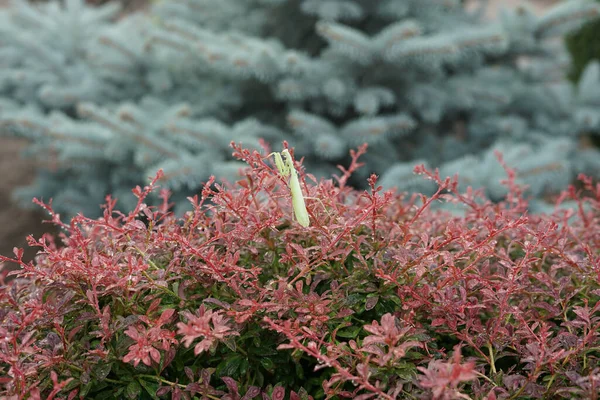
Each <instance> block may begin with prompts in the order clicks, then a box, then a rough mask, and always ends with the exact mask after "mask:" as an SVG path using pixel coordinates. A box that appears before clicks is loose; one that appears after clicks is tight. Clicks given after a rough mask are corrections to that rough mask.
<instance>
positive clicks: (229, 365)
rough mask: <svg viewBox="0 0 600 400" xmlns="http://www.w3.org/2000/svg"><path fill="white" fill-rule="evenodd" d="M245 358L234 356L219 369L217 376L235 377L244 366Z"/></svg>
mask: <svg viewBox="0 0 600 400" xmlns="http://www.w3.org/2000/svg"><path fill="white" fill-rule="evenodd" d="M243 360H244V359H243V357H242V355H240V354H233V355H231V356H230V357H228V358H227V359H225V360H224V361H223V362H221V363H220V364H219V366H218V367H217V375H219V376H230V377H234V376H235V373H236V372H237V370H238V369H239V368H240V365H241V364H242V361H243Z"/></svg>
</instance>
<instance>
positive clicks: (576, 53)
mask: <svg viewBox="0 0 600 400" xmlns="http://www.w3.org/2000/svg"><path fill="white" fill-rule="evenodd" d="M165 1H168V0H165ZM559 2H560V1H559V0H554V1H553V0H533V1H529V2H528V3H529V4H530V5H531V7H532V10H534V12H535V13H536V14H539V15H542V14H543V13H544V12H545V11H546V10H547V9H548V8H549V7H551V6H553V5H556V4H557V3H559ZM88 3H89V4H97V5H99V4H101V3H104V2H103V1H102V0H88ZM466 3H467V4H468V5H469V6H472V7H473V8H475V7H477V6H478V4H479V3H480V2H479V1H467V2H466ZM122 4H123V8H122V11H121V12H122V13H123V14H129V13H134V12H137V11H140V10H144V9H146V8H147V7H148V6H149V4H148V2H146V1H144V0H123V1H122ZM520 4H521V2H520V1H517V0H491V1H489V4H488V7H487V9H486V11H485V18H487V19H489V20H495V19H497V18H498V15H499V12H500V10H501V9H514V8H515V7H517V6H519V5H520ZM10 6H11V5H10V1H9V0H0V7H5V8H6V7H10ZM598 32H600V22H593V23H590V24H587V25H585V26H584V27H583V28H581V29H580V30H578V31H577V32H575V33H574V34H570V35H569V36H568V37H567V39H566V43H567V46H568V48H569V49H570V50H571V53H572V57H573V66H572V68H571V69H570V71H569V74H570V75H569V76H570V78H571V79H573V80H576V79H577V78H578V77H579V75H580V74H581V71H582V70H583V68H584V66H585V65H586V64H587V62H588V61H589V60H590V59H591V58H592V57H597V56H598V55H599V54H600V36H599V34H598ZM27 145H28V141H27V140H26V139H24V138H14V137H6V136H2V135H0V193H1V194H2V195H1V196H0V253H2V254H11V253H12V249H13V247H26V241H25V237H26V236H27V235H29V234H32V235H34V236H35V237H39V236H40V235H41V234H42V233H43V232H47V231H50V232H56V231H55V230H54V229H53V228H52V226H51V225H49V224H42V223H41V221H42V220H43V219H44V218H46V216H45V215H44V214H43V213H41V212H40V211H39V210H31V209H23V208H22V207H20V206H19V205H17V204H16V203H15V201H14V200H13V198H12V197H11V193H12V192H13V190H14V189H15V188H17V187H20V186H23V185H27V184H29V183H31V182H32V181H33V180H34V178H35V176H36V171H37V170H36V165H35V162H36V160H35V159H31V158H24V157H21V156H20V154H21V152H22V151H24V150H25V149H26V148H27ZM32 256H33V250H32V249H27V251H26V258H31V257H32Z"/></svg>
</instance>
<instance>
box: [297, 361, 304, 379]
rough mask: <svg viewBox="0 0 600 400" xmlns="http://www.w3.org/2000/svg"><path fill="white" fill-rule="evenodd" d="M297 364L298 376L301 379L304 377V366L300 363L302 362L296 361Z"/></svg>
mask: <svg viewBox="0 0 600 400" xmlns="http://www.w3.org/2000/svg"><path fill="white" fill-rule="evenodd" d="M295 364H296V376H297V377H298V378H299V379H304V368H302V365H300V363H295Z"/></svg>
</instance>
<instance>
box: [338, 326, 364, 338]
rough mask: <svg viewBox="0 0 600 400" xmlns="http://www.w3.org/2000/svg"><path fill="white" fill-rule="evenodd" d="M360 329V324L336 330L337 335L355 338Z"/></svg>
mask: <svg viewBox="0 0 600 400" xmlns="http://www.w3.org/2000/svg"><path fill="white" fill-rule="evenodd" d="M361 329H362V327H360V326H350V327H348V328H344V329H340V330H339V331H338V332H337V336H340V337H343V338H347V339H355V338H356V336H358V333H359V332H360V330H361Z"/></svg>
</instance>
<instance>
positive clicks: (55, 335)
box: [0, 146, 600, 400]
mask: <svg viewBox="0 0 600 400" xmlns="http://www.w3.org/2000/svg"><path fill="white" fill-rule="evenodd" d="M284 147H285V146H284ZM234 150H235V151H234V155H235V156H236V157H237V158H238V159H240V160H244V161H245V162H247V163H248V164H249V166H250V167H251V168H248V169H246V170H245V171H244V177H243V179H242V180H240V181H239V182H237V183H236V184H235V185H234V186H231V187H229V186H227V185H226V186H220V185H215V184H214V182H212V181H211V182H209V184H208V185H206V186H205V187H204V189H203V191H202V195H201V196H195V197H193V198H190V199H189V200H190V202H191V203H192V205H193V211H191V212H188V213H187V214H185V215H184V216H183V217H181V218H178V217H176V216H174V215H173V214H171V213H170V212H169V209H170V207H171V204H170V203H169V200H168V195H169V193H168V191H166V190H162V191H160V197H161V198H162V199H163V202H162V204H161V205H159V206H156V207H149V206H148V205H147V204H146V203H145V200H146V198H147V196H148V195H149V193H150V192H152V191H154V190H157V181H158V180H159V179H160V177H161V174H160V173H159V175H158V176H157V177H156V178H155V179H154V180H153V181H152V183H151V184H150V185H148V186H146V187H144V188H140V187H137V188H136V189H134V190H133V193H134V195H135V196H136V197H137V199H138V202H137V205H136V207H135V209H134V210H133V211H132V212H130V213H127V214H123V213H120V212H118V211H117V208H116V200H115V199H113V198H112V197H110V196H109V197H108V198H107V201H106V205H105V208H104V213H103V216H102V217H100V218H98V219H89V218H86V217H84V216H82V215H80V216H77V217H75V218H74V219H72V220H71V222H70V223H64V222H61V219H60V216H59V215H57V214H55V213H54V212H53V210H52V206H51V205H50V204H46V205H44V207H45V208H46V210H47V211H48V212H49V213H50V214H51V215H52V220H53V222H54V223H55V224H57V225H59V226H60V227H61V228H62V230H63V234H62V235H61V238H60V241H59V242H55V241H54V239H53V238H52V237H49V236H44V237H42V238H39V239H35V238H30V244H31V246H36V247H39V249H40V251H39V254H38V256H37V258H36V260H35V261H34V262H30V263H25V262H24V261H22V259H21V255H22V251H21V250H18V249H15V256H14V257H13V258H9V257H1V258H0V260H3V261H5V262H16V263H18V264H20V266H21V267H22V268H21V270H20V272H18V274H17V275H16V277H15V278H14V279H13V280H10V281H8V282H3V284H2V288H1V289H0V321H1V325H0V376H1V377H2V378H0V396H4V398H9V399H24V398H31V399H41V398H44V399H56V398H69V399H73V398H89V399H106V398H117V397H118V398H131V399H138V398H139V399H151V398H153V399H156V398H165V397H170V398H172V399H181V398H187V399H191V398H196V399H199V398H202V399H218V398H222V399H252V398H263V399H283V398H289V399H307V398H315V399H316V398H325V397H329V398H357V399H367V398H376V397H377V398H382V399H394V398H406V399H421V398H427V399H431V398H434V399H459V398H460V399H468V398H471V399H490V400H491V399H517V398H538V399H541V398H544V399H548V398H566V399H575V398H580V399H597V398H598V388H599V387H600V369H599V368H598V363H599V358H600V353H599V351H598V349H599V348H600V347H599V346H600V337H599V332H600V303H598V299H599V298H600V185H596V186H594V185H593V184H592V181H591V180H590V179H588V178H586V177H584V176H581V177H580V178H581V180H582V184H581V186H580V189H576V188H575V187H573V186H571V187H569V188H568V190H566V191H565V192H563V194H562V195H561V196H560V198H559V199H558V203H563V205H564V204H570V205H571V206H570V207H565V208H561V207H558V208H557V210H556V211H555V212H554V213H553V214H551V215H528V214H527V212H526V209H527V201H526V200H525V199H524V198H523V196H522V193H523V188H522V187H519V186H517V185H515V176H514V171H512V170H510V169H507V172H508V178H507V179H506V182H505V184H506V185H507V187H508V188H509V194H508V195H507V197H506V199H505V201H503V202H501V203H497V204H494V203H492V202H490V201H489V200H486V199H485V198H484V197H483V196H482V193H481V192H480V191H474V190H472V189H470V188H468V189H466V190H464V189H461V188H460V187H459V186H458V184H457V180H456V178H441V177H439V174H438V173H437V172H430V171H427V170H426V169H425V168H423V167H422V166H421V167H417V168H416V172H418V173H419V174H421V175H423V179H428V180H431V181H433V182H435V184H436V185H437V186H438V189H437V191H436V192H435V194H434V195H433V196H431V197H427V196H424V195H413V196H410V197H404V196H402V195H396V194H394V193H393V192H382V190H381V188H380V187H378V185H377V182H376V177H375V176H372V177H370V178H369V179H368V186H369V187H370V189H368V190H366V191H356V190H353V189H351V188H350V187H348V186H347V182H348V179H349V177H350V175H351V174H352V173H354V172H355V170H356V169H357V168H358V167H359V165H360V164H359V162H358V157H359V156H360V155H361V154H362V153H363V152H364V150H365V146H363V147H362V148H361V149H360V150H359V151H358V152H352V157H351V158H352V163H351V166H350V167H349V168H348V169H347V170H345V169H343V168H342V173H341V174H340V176H339V177H337V178H336V179H335V181H334V180H320V181H319V182H315V181H314V180H313V177H311V175H309V174H306V173H305V172H304V171H303V170H302V168H301V165H300V163H297V164H296V165H297V168H298V170H299V171H300V177H301V182H302V188H303V190H304V191H305V195H306V197H307V198H306V202H307V206H308V212H309V215H310V219H311V225H310V226H309V227H306V228H305V227H302V226H300V225H299V224H298V223H297V222H295V221H294V220H293V219H292V208H291V205H290V204H291V203H290V197H289V188H288V187H287V183H286V182H285V180H284V179H282V177H281V176H279V175H278V173H277V170H276V169H275V168H274V167H273V166H272V164H271V163H270V162H267V161H266V158H265V156H264V154H267V153H268V151H269V150H268V149H265V153H263V155H261V154H259V153H258V152H256V151H249V150H245V149H242V148H240V147H237V146H234ZM582 193H585V194H586V196H585V197H583V196H582ZM434 202H453V203H457V204H459V205H460V206H462V208H463V209H464V215H463V216H453V215H451V214H447V213H442V212H439V211H437V212H434V211H432V210H431V208H430V206H431V204H432V203H434Z"/></svg>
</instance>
